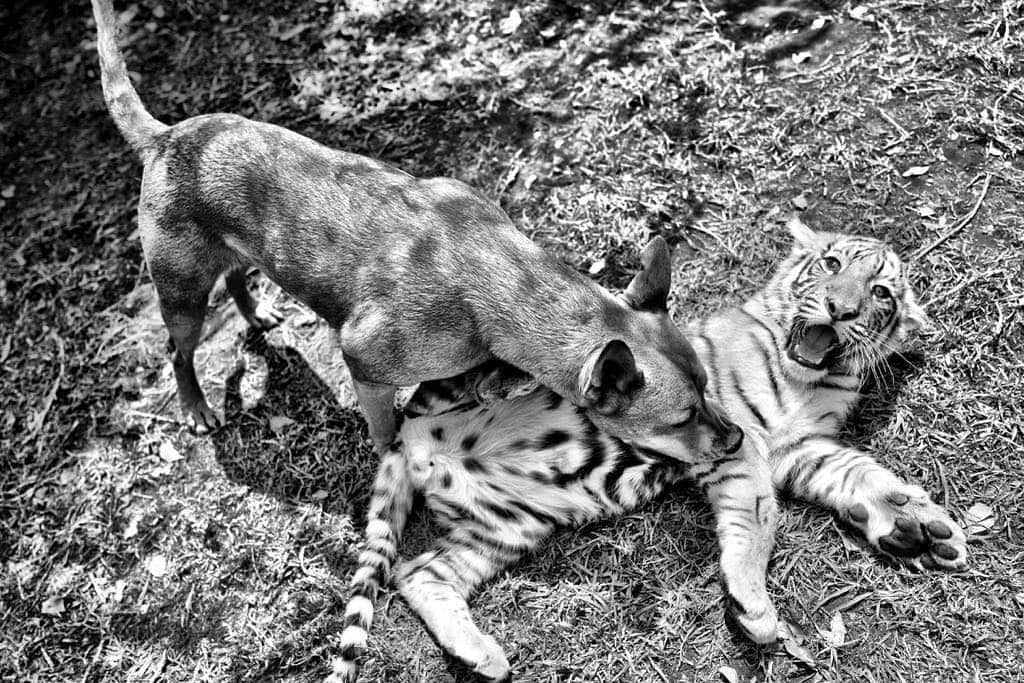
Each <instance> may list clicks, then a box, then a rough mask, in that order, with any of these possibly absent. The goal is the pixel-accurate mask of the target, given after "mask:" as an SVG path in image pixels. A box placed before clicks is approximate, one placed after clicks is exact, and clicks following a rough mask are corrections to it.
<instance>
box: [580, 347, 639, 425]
mask: <svg viewBox="0 0 1024 683" xmlns="http://www.w3.org/2000/svg"><path fill="white" fill-rule="evenodd" d="M643 385H644V373H643V372H641V371H640V369H639V368H637V367H636V359H635V358H634V357H633V352H632V351H630V349H629V347H628V346H627V345H626V343H625V342H624V341H621V340H619V339H613V340H612V341H610V342H608V343H607V344H605V345H604V347H602V348H599V349H595V350H594V351H593V352H591V354H590V356H589V357H588V358H587V361H586V363H584V365H583V369H582V370H581V371H580V394H581V395H582V396H583V401H582V404H581V405H582V406H583V407H584V408H593V409H594V410H596V411H597V412H599V413H601V414H603V415H613V414H615V413H617V412H619V411H620V410H622V409H623V408H625V407H627V406H628V405H629V404H630V403H632V402H633V397H634V395H635V394H636V392H637V390H638V389H640V388H641V387H642V386H643Z"/></svg>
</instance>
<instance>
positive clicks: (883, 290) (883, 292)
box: [871, 285, 892, 300]
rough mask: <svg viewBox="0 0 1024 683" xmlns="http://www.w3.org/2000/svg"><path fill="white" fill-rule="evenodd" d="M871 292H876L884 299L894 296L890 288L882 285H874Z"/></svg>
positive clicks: (876, 294) (877, 295)
mask: <svg viewBox="0 0 1024 683" xmlns="http://www.w3.org/2000/svg"><path fill="white" fill-rule="evenodd" d="M871 293H872V294H874V295H875V296H876V297H877V298H879V299H883V300H884V299H891V298H892V292H890V291H889V288H888V287H884V286H882V285H875V286H874V287H872V288H871Z"/></svg>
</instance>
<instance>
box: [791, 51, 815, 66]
mask: <svg viewBox="0 0 1024 683" xmlns="http://www.w3.org/2000/svg"><path fill="white" fill-rule="evenodd" d="M810 58H811V53H810V52H797V53H796V54H794V55H793V57H792V59H793V63H794V64H803V63H804V62H806V61H807V60H808V59H810Z"/></svg>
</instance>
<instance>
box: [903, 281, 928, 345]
mask: <svg viewBox="0 0 1024 683" xmlns="http://www.w3.org/2000/svg"><path fill="white" fill-rule="evenodd" d="M931 327H932V321H931V318H929V317H928V313H927V312H925V310H924V307H923V306H921V304H919V303H917V300H916V299H915V298H914V292H912V291H911V290H910V289H907V291H906V293H905V294H904V295H903V303H902V305H901V306H900V329H901V330H902V331H903V333H904V334H906V333H907V332H913V331H914V330H921V329H923V330H929V329H931Z"/></svg>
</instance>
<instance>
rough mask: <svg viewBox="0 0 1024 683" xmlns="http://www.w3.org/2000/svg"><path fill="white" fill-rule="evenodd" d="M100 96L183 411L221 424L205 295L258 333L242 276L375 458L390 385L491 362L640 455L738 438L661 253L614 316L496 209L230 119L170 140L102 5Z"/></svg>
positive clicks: (259, 322) (610, 305) (260, 313)
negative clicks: (349, 388)
mask: <svg viewBox="0 0 1024 683" xmlns="http://www.w3.org/2000/svg"><path fill="white" fill-rule="evenodd" d="M92 6H93V13H94V15H95V17H96V27H97V31H98V38H99V40H98V46H97V49H98V51H99V58H100V67H101V73H102V79H103V94H104V97H105V99H106V102H107V107H108V108H109V110H110V114H111V116H112V117H113V119H114V122H115V123H116V124H117V127H118V128H119V129H120V131H121V134H122V135H123V136H124V137H125V139H126V140H127V141H128V143H129V144H130V145H131V146H132V147H133V148H134V149H135V151H136V152H137V153H138V154H139V156H140V157H141V159H142V163H143V176H142V192H141V196H140V199H139V234H140V236H141V239H142V247H143V251H144V252H145V255H146V261H147V263H148V265H149V271H150V274H151V276H152V278H153V282H154V284H155V285H156V290H157V295H158V296H159V299H160V309H161V313H162V315H163V318H164V322H165V324H166V325H167V329H168V331H169V333H170V337H171V342H172V344H173V347H174V351H173V353H174V358H173V364H174V374H175V378H176V380H177V384H178V397H179V400H180V402H181V407H182V411H183V412H184V414H185V415H186V416H187V418H189V419H191V420H192V421H193V422H194V423H195V425H196V427H197V428H199V429H203V428H213V427H216V426H217V424H218V418H217V417H216V415H215V414H214V412H213V411H212V410H211V409H210V406H209V405H208V404H207V402H206V399H205V398H204V396H203V392H202V390H201V389H200V387H199V382H198V380H197V379H196V373H195V367H194V365H193V356H194V352H195V349H196V345H197V343H198V341H199V337H200V332H201V330H202V326H203V317H204V313H205V310H206V304H207V297H208V295H209V292H210V290H211V288H212V287H213V285H214V282H215V281H216V279H217V278H218V277H219V276H220V275H221V274H222V273H226V274H227V275H226V283H227V289H228V291H229V292H230V293H231V295H232V297H233V298H234V300H235V302H236V303H237V304H238V307H239V309H240V310H241V312H242V314H243V315H244V316H245V318H246V320H247V321H248V322H249V323H250V324H251V325H253V326H256V327H267V326H271V325H274V324H276V322H277V321H278V319H279V318H278V316H277V315H276V314H274V313H273V312H270V311H265V310H262V309H261V308H260V307H258V306H257V304H256V302H255V301H254V300H253V298H252V296H251V294H250V293H249V291H248V290H247V289H246V285H245V277H244V268H245V267H246V266H248V265H255V266H257V267H258V268H259V269H260V270H262V271H263V272H264V273H265V274H266V275H267V276H268V277H270V279H272V280H273V281H274V282H276V283H277V284H278V285H280V286H281V288H282V289H284V290H285V291H286V292H288V293H289V294H291V295H292V296H294V297H295V298H297V299H299V300H300V301H302V302H303V303H305V304H306V305H308V306H309V307H310V308H312V309H313V310H314V311H315V312H316V313H317V314H319V315H320V316H322V317H323V318H324V319H325V320H326V321H327V322H328V323H329V324H330V325H331V326H332V328H333V329H335V330H336V331H337V337H338V340H339V344H340V346H341V352H342V354H343V356H344V359H345V362H346V363H347V365H348V367H349V370H350V372H351V375H352V383H353V385H354V388H355V392H356V396H357V398H358V400H359V404H360V406H361V407H362V409H363V412H364V414H365V416H366V420H367V422H368V423H369V428H370V436H371V438H372V439H373V441H374V443H375V444H376V446H377V448H378V449H379V450H383V449H385V448H387V446H388V445H389V444H390V442H391V440H392V439H393V437H394V432H395V416H394V395H395V389H396V387H397V386H399V385H410V384H415V383H416V382H420V381H423V380H430V379H436V378H441V377H448V376H452V375H456V374H458V373H461V372H463V371H465V370H468V369H469V368H472V367H474V366H477V365H479V364H480V363H482V362H484V361H486V360H488V359H491V358H494V357H497V358H500V359H501V360H504V361H506V362H508V363H510V364H512V365H514V366H516V367H518V368H521V369H523V370H525V371H527V372H529V373H530V374H531V375H533V376H534V377H536V378H537V379H538V380H539V381H540V382H542V383H544V384H546V385H548V386H549V387H551V388H552V389H554V390H555V391H556V392H557V393H559V394H561V395H562V396H564V397H566V398H567V399H569V400H570V401H572V402H573V403H574V404H576V405H578V406H581V407H583V408H585V409H586V410H587V414H588V415H589V416H590V418H591V419H592V421H593V422H594V423H595V424H596V425H598V426H599V427H600V428H602V429H605V430H606V431H608V432H609V433H611V434H614V435H616V436H618V437H620V438H622V439H624V440H626V441H628V442H630V443H632V444H635V445H637V446H643V447H649V448H653V449H655V450H660V451H666V450H670V448H668V447H667V446H666V445H665V444H667V443H668V442H670V441H672V442H679V441H680V440H682V441H684V442H687V443H691V442H692V443H694V444H696V443H697V442H698V441H700V440H701V439H702V438H707V434H708V433H709V430H710V432H711V433H713V434H714V435H715V440H716V443H717V444H718V446H719V447H720V448H721V449H722V450H725V451H729V452H732V451H735V450H736V449H737V448H739V445H740V442H741V441H742V436H743V433H742V432H741V431H740V430H739V428H738V427H736V426H735V425H733V424H732V423H731V422H729V421H728V420H727V419H726V418H725V417H724V416H723V415H722V414H721V413H720V412H719V411H718V410H717V409H715V408H713V407H712V406H709V405H707V404H705V402H704V385H705V383H706V378H705V373H704V370H703V368H702V367H701V364H700V362H699V361H698V359H697V356H696V355H695V354H694V351H693V349H692V348H691V347H690V345H689V344H688V343H687V342H686V340H685V339H684V338H683V337H682V335H681V334H680V333H679V331H678V330H677V329H676V327H675V325H673V324H672V321H671V320H670V319H669V316H668V314H667V311H666V297H667V295H668V290H669V284H670V282H669V280H670V264H669V253H668V247H667V245H666V244H665V243H664V241H663V240H661V239H660V238H659V239H656V240H654V241H653V242H652V243H651V244H650V245H648V247H647V248H646V249H645V250H644V252H643V255H642V259H641V260H642V262H643V266H644V267H643V270H642V271H641V272H640V273H639V274H638V275H637V276H636V278H635V279H634V280H633V282H632V283H631V284H630V286H629V288H628V290H627V291H626V296H625V301H622V300H619V299H616V298H614V297H613V296H612V295H611V294H609V293H608V292H607V291H605V290H604V289H602V288H601V287H599V286H598V285H596V284H594V283H593V282H591V281H590V280H588V279H587V278H586V277H584V276H582V275H580V274H579V273H576V272H575V271H573V270H572V269H571V268H569V267H568V266H566V265H565V264H563V263H561V262H559V261H557V260H556V259H554V258H552V257H551V256H550V255H548V254H546V253H545V252H544V251H543V250H542V249H541V248H540V247H538V246H537V245H536V244H534V243H533V242H532V241H530V240H529V239H528V238H527V237H526V236H525V235H523V234H522V233H521V232H519V231H518V230H517V229H516V228H515V226H514V225H513V224H512V223H511V221H510V220H509V219H508V217H507V216H506V215H505V214H504V213H503V212H502V211H501V209H500V208H499V207H498V206H496V205H495V204H494V203H493V202H490V201H488V200H487V199H486V198H485V197H483V196H482V195H481V194H480V193H478V192H476V191H475V190H473V189H472V188H470V187H468V186H467V185H465V184H463V183H461V182H459V181H456V180H449V179H445V178H432V179H418V178H414V177H412V176H410V175H408V174H406V173H403V172H402V171H399V170H397V169H395V168H392V167H391V166H388V165H386V164H383V163H381V162H379V161H375V160H373V159H368V158H366V157H362V156H358V155H355V154H348V153H346V152H340V151H336V150H332V149H329V148H327V147H324V146H323V145H320V144H318V143H316V142H314V141H312V140H310V139H308V138H305V137H303V136H301V135H298V134H297V133H293V132H292V131H289V130H286V129H284V128H280V127H278V126H274V125H270V124H266V123H258V122H255V121H250V120H248V119H245V118H242V117H240V116H235V115H231V114H212V115H208V116H196V117H194V118H190V119H187V120H185V121H182V122H181V123H178V124H176V125H174V126H167V125H165V124H163V123H161V122H159V121H157V120H156V119H155V118H153V116H151V115H150V114H149V112H147V111H146V109H145V107H144V106H143V104H142V101H141V100H140V99H139V96H138V94H137V93H136V92H135V89H134V88H133V87H132V84H131V81H130V80H129V79H128V73H127V70H126V67H125V63H124V57H123V56H122V55H121V53H120V51H119V50H118V48H117V44H116V41H115V34H116V17H115V14H114V9H113V6H112V4H111V2H110V0H93V2H92Z"/></svg>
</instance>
